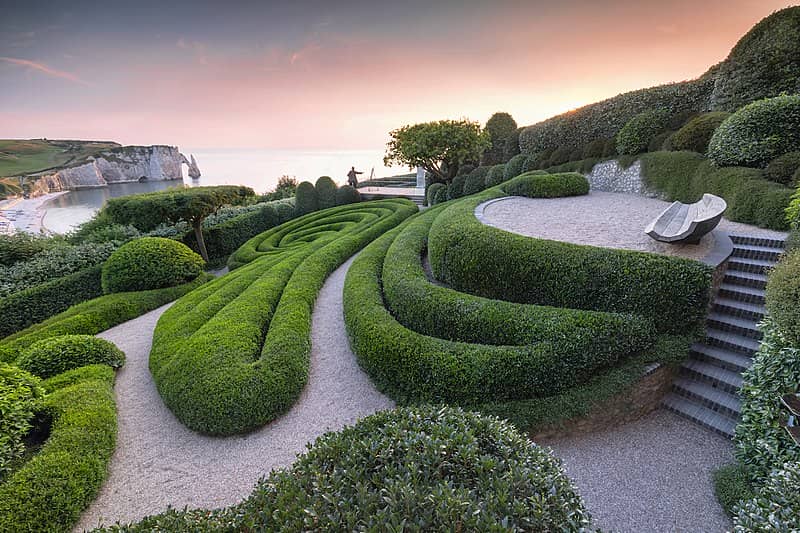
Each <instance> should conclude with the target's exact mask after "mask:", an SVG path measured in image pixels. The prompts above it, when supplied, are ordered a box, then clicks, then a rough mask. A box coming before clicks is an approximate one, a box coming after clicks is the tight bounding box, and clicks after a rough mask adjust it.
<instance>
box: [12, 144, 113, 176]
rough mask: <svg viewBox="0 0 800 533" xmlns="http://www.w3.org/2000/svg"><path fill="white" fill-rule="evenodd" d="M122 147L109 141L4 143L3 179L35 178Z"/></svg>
mask: <svg viewBox="0 0 800 533" xmlns="http://www.w3.org/2000/svg"><path fill="white" fill-rule="evenodd" d="M118 146H120V145H119V144H117V143H114V142H105V141H66V140H60V141H51V140H47V139H28V140H25V139H0V177H9V176H19V175H21V174H33V173H36V172H41V171H43V170H48V169H51V168H54V167H61V166H64V165H68V164H70V163H73V162H76V161H81V160H82V159H85V158H86V157H88V156H90V155H93V154H96V153H97V152H101V151H103V150H107V149H109V148H115V147H118Z"/></svg>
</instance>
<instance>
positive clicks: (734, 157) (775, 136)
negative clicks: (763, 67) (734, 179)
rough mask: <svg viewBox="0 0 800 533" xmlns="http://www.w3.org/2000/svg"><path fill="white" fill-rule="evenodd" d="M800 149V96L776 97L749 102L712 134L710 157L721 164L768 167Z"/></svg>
mask: <svg viewBox="0 0 800 533" xmlns="http://www.w3.org/2000/svg"><path fill="white" fill-rule="evenodd" d="M797 150H800V95H793V96H777V97H775V98H767V99H764V100H759V101H757V102H753V103H752V104H749V105H746V106H745V107H743V108H742V109H740V110H738V111H737V112H736V113H734V114H733V115H731V116H730V117H728V118H727V119H726V120H725V122H723V123H722V125H720V127H719V128H717V130H716V131H715V132H714V135H713V136H712V137H711V141H710V142H709V145H708V157H709V158H710V159H711V160H712V161H714V163H716V164H717V165H719V166H726V165H727V166H733V165H738V166H751V167H766V166H767V163H769V162H770V161H772V160H773V159H775V158H776V157H778V156H780V155H783V154H785V153H787V152H792V151H797Z"/></svg>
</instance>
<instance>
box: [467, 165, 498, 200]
mask: <svg viewBox="0 0 800 533" xmlns="http://www.w3.org/2000/svg"><path fill="white" fill-rule="evenodd" d="M491 168H492V167H486V166H480V167H478V168H476V169H475V170H473V171H472V172H470V173H469V175H468V176H467V179H466V180H464V196H469V195H470V194H475V193H478V192H481V191H482V190H484V189H485V188H486V175H487V174H488V173H489V170H490V169H491Z"/></svg>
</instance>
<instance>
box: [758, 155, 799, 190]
mask: <svg viewBox="0 0 800 533" xmlns="http://www.w3.org/2000/svg"><path fill="white" fill-rule="evenodd" d="M798 172H800V152H789V153H788V154H783V155H782V156H780V157H776V158H775V159H773V160H772V161H770V163H769V166H767V171H766V172H765V176H766V177H767V179H768V180H770V181H774V182H776V183H783V184H784V185H792V184H793V183H794V181H795V174H797V173H798Z"/></svg>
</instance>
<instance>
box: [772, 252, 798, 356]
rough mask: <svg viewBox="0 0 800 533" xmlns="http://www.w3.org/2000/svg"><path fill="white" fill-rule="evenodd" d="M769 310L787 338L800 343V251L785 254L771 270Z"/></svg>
mask: <svg viewBox="0 0 800 533" xmlns="http://www.w3.org/2000/svg"><path fill="white" fill-rule="evenodd" d="M766 301H767V311H768V312H769V315H770V316H771V317H772V319H773V320H774V321H775V325H776V326H777V327H778V328H780V330H781V332H782V333H783V335H785V336H786V338H787V339H788V340H789V341H791V342H793V343H795V344H797V345H800V251H792V252H790V253H788V254H786V255H784V256H783V258H782V259H781V261H780V262H779V263H778V264H777V265H776V266H775V268H774V269H773V270H772V272H770V275H769V279H768V280H767V291H766Z"/></svg>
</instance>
